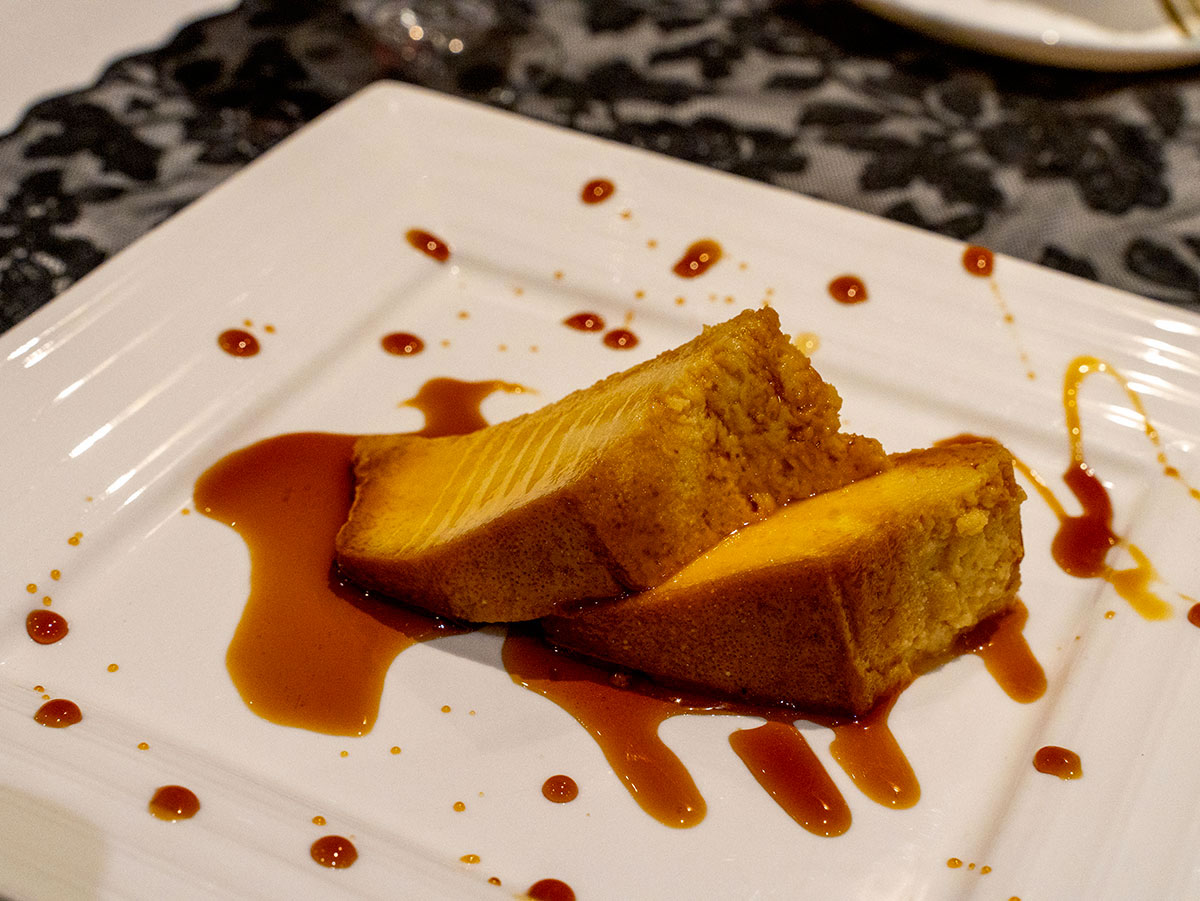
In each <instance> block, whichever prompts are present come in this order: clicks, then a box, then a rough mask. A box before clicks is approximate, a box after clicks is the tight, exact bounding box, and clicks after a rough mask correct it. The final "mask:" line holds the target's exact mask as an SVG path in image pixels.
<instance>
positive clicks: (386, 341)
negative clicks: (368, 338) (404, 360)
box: [379, 332, 425, 357]
mask: <svg viewBox="0 0 1200 901" xmlns="http://www.w3.org/2000/svg"><path fill="white" fill-rule="evenodd" d="M379 344H380V346H382V347H383V349H384V350H386V351H387V352H388V353H390V354H394V355H395V356H397V357H411V356H412V355H413V354H419V353H420V352H421V351H423V350H424V349H425V342H424V341H422V340H421V339H420V338H418V337H417V336H416V335H411V334H409V333H408V332H391V333H389V334H387V335H384V336H383V337H382V338H380V339H379Z"/></svg>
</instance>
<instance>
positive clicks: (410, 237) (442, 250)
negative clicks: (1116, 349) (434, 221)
mask: <svg viewBox="0 0 1200 901" xmlns="http://www.w3.org/2000/svg"><path fill="white" fill-rule="evenodd" d="M404 239H405V240H406V241H408V243H409V244H411V245H412V246H413V247H415V248H416V249H417V250H419V251H421V253H423V254H425V256H427V257H430V258H431V259H434V260H437V261H438V262H439V263H444V262H446V260H448V259H450V245H449V244H447V243H446V242H445V241H443V240H442V239H441V238H439V237H437V236H436V235H431V234H430V233H429V232H427V231H422V230H421V229H419V228H411V229H409V230H408V231H407V232H406V233H405V235H404Z"/></svg>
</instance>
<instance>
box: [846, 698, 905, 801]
mask: <svg viewBox="0 0 1200 901" xmlns="http://www.w3.org/2000/svg"><path fill="white" fill-rule="evenodd" d="M898 696H899V694H898V693H897V694H893V695H892V696H890V697H888V698H886V699H884V700H883V701H881V702H880V703H878V704H876V705H875V707H874V708H873V709H872V710H871V711H869V712H868V713H866V714H865V715H863V716H860V717H858V718H857V719H855V720H849V721H846V722H841V723H836V724H834V726H833V741H832V742H831V743H830V745H829V753H830V754H832V755H833V759H834V760H836V761H837V762H838V765H839V766H840V767H841V768H842V769H843V770H845V771H846V775H848V776H849V777H850V779H851V780H852V781H853V782H854V785H855V787H857V788H858V790H859V791H861V792H862V793H863V794H864V795H866V796H867V797H868V798H870V799H871V800H872V801H874V802H875V803H876V804H882V805H884V806H885V807H894V808H896V809H899V810H902V809H905V808H908V807H912V806H913V805H914V804H916V803H917V801H919V800H920V799H921V786H920V784H919V783H918V782H917V777H916V774H915V773H914V772H913V770H912V767H911V766H909V763H908V758H906V757H905V756H904V752H903V751H902V750H900V745H899V744H898V743H897V742H896V738H895V736H894V735H892V730H891V729H890V728H888V714H890V713H891V712H892V707H893V706H894V705H895V703H896V698H897V697H898Z"/></svg>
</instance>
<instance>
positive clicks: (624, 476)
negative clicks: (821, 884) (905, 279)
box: [337, 309, 886, 622]
mask: <svg viewBox="0 0 1200 901" xmlns="http://www.w3.org/2000/svg"><path fill="white" fill-rule="evenodd" d="M840 405H841V399H840V398H839V397H838V395H837V392H836V391H835V390H834V389H833V388H832V387H831V386H830V385H827V384H826V383H825V382H824V381H822V380H821V377H820V376H819V375H818V374H817V372H816V370H814V369H813V368H812V364H811V363H810V362H809V359H808V358H807V357H806V356H804V354H802V353H801V352H800V351H799V350H797V349H796V348H795V347H794V346H793V345H792V344H791V342H790V341H789V340H788V338H787V336H786V335H784V334H782V333H781V332H780V331H779V317H778V316H777V315H776V313H775V311H774V310H771V309H762V310H755V311H746V312H744V313H741V314H740V315H738V316H736V317H735V318H733V319H731V320H729V321H728V322H726V323H724V324H722V325H719V326H715V327H712V328H706V329H705V330H704V332H703V334H701V335H700V336H699V337H697V338H695V339H694V340H693V341H691V342H689V343H688V344H685V345H683V346H682V347H679V348H676V349H674V350H671V351H667V352H666V353H664V354H662V355H660V356H658V357H656V358H655V359H653V360H649V361H647V362H645V363H642V364H640V365H638V366H634V367H633V368H631V369H628V370H626V371H624V372H620V373H617V374H616V375H613V376H610V377H609V378H607V379H605V380H603V381H601V382H599V383H597V384H595V385H593V386H592V387H591V388H588V389H585V390H583V391H577V392H575V393H574V394H570V395H568V396H567V397H565V398H563V399H562V400H560V401H558V402H557V403H554V404H551V405H549V406H547V407H544V408H543V409H541V410H538V411H537V412H535V413H531V414H528V415H526V416H521V417H518V418H516V419H513V420H510V421H508V422H503V423H500V424H499V425H495V426H491V427H489V428H486V429H483V430H481V431H478V432H474V433H472V434H470V435H460V436H453V437H445V438H423V437H418V436H414V435H387V436H369V437H365V438H362V439H360V440H359V441H358V442H357V444H356V445H355V449H354V475H355V498H354V505H353V507H352V509H351V511H350V515H349V518H348V520H347V522H346V523H345V525H344V526H343V527H342V529H341V531H340V533H339V534H338V538H337V559H338V563H339V564H340V566H341V567H342V569H343V570H344V571H345V572H346V573H347V574H348V575H349V576H350V577H351V578H352V579H354V580H355V581H357V582H359V583H361V584H363V585H365V586H367V587H369V588H375V589H378V590H380V591H383V592H384V593H386V594H390V595H393V596H395V597H398V598H402V599H403V600H406V601H409V602H411V603H414V604H417V605H419V606H422V607H425V608H427V609H429V610H432V611H434V612H436V613H440V614H444V615H447V616H452V617H456V618H459V619H465V620H472V621H477V622H499V621H513V620H525V619H535V618H537V617H540V616H544V615H545V614H547V613H550V612H551V611H552V610H554V609H555V607H556V606H557V605H558V604H560V603H561V602H563V601H577V600H580V599H586V598H604V597H612V596H614V595H618V594H621V593H622V592H624V591H628V590H640V589H645V588H649V587H651V586H653V585H657V584H658V583H660V582H662V581H663V580H664V579H667V578H669V577H670V576H671V575H672V574H673V573H675V572H676V571H677V570H678V569H679V568H680V567H682V566H683V565H684V564H685V563H687V562H688V561H690V560H692V559H693V558H695V557H696V556H698V555H699V554H701V553H703V552H704V551H706V550H708V549H709V548H710V547H712V546H713V545H714V544H716V543H717V541H719V540H720V539H721V538H723V537H724V536H725V535H727V534H728V533H729V532H731V531H733V530H734V529H736V528H738V527H740V526H742V525H744V524H745V523H748V522H753V521H755V520H757V519H761V518H762V517H764V516H765V515H767V514H768V513H770V512H772V511H773V510H774V509H775V508H776V507H777V506H779V505H781V504H784V503H786V502H787V501H790V500H792V499H795V498H800V497H807V496H808V495H810V494H814V493H816V492H819V491H825V490H827V489H830V488H835V487H838V486H840V485H844V484H845V483H847V482H849V481H851V480H853V479H856V478H858V477H860V476H864V475H869V474H871V473H873V472H876V471H878V470H879V469H880V468H881V467H882V466H884V465H885V464H886V458H885V456H884V454H883V451H882V449H881V448H880V446H879V443H878V442H877V441H874V440H872V439H868V438H860V437H857V436H854V435H846V434H843V433H841V432H840V431H839V424H838V408H839V406H840Z"/></svg>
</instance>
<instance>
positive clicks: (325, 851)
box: [308, 835, 358, 870]
mask: <svg viewBox="0 0 1200 901" xmlns="http://www.w3.org/2000/svg"><path fill="white" fill-rule="evenodd" d="M308 853H309V854H310V855H312V859H313V860H315V861H316V862H317V863H319V864H320V865H321V866H323V867H329V868H330V869H331V870H344V869H346V867H348V866H350V865H352V864H353V863H354V861H356V860H358V849H357V848H355V847H354V844H353V843H352V842H351V841H350V839H348V838H343V837H342V836H340V835H324V836H322V837H321V838H319V839H317V840H316V841H315V842H313V843H312V847H311V848H309V851H308Z"/></svg>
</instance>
